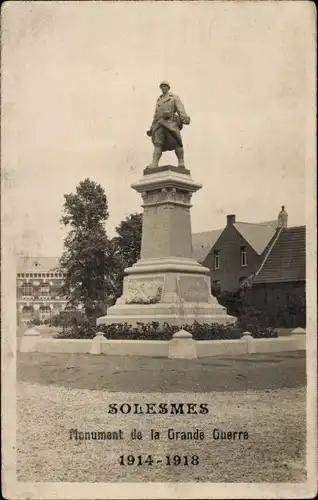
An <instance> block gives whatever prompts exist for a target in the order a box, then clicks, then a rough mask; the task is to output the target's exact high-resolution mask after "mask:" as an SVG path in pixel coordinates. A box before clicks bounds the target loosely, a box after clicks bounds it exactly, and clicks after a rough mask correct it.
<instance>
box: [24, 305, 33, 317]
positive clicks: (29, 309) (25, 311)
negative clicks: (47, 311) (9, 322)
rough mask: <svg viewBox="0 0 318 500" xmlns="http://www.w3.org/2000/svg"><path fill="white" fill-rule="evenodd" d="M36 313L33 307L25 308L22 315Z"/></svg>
mask: <svg viewBox="0 0 318 500" xmlns="http://www.w3.org/2000/svg"><path fill="white" fill-rule="evenodd" d="M33 313H34V309H33V307H32V306H23V309H22V314H24V315H27V316H29V315H32V314H33Z"/></svg>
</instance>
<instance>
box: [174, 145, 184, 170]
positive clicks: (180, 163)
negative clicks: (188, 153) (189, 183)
mask: <svg viewBox="0 0 318 500" xmlns="http://www.w3.org/2000/svg"><path fill="white" fill-rule="evenodd" d="M175 153H176V156H177V158H178V167H179V168H185V166H184V152H183V148H176V149H175Z"/></svg>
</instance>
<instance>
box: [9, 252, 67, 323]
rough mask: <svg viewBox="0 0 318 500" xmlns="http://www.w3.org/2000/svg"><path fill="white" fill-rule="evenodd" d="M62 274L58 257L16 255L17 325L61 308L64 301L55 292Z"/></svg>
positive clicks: (52, 313)
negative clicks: (17, 256)
mask: <svg viewBox="0 0 318 500" xmlns="http://www.w3.org/2000/svg"><path fill="white" fill-rule="evenodd" d="M64 276H65V275H64V273H63V271H62V270H61V269H60V268H59V258H58V257H19V258H18V259H17V272H16V296H17V300H16V304H17V321H18V324H20V323H26V322H28V321H30V320H32V319H38V320H40V321H43V320H45V319H47V318H49V317H50V316H52V315H55V314H58V313H59V312H60V311H63V310H64V309H65V308H66V306H67V300H65V299H64V298H63V297H61V296H60V295H59V292H60V290H61V287H62V284H63V279H64Z"/></svg>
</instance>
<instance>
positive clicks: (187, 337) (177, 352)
mask: <svg viewBox="0 0 318 500" xmlns="http://www.w3.org/2000/svg"><path fill="white" fill-rule="evenodd" d="M196 357H197V350H196V343H195V340H193V338H192V335H191V333H189V332H186V331H185V330H180V331H179V332H176V333H174V334H173V335H172V339H171V340H170V342H169V347H168V358H171V359H194V358H196Z"/></svg>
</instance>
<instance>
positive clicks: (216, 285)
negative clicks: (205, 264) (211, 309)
mask: <svg viewBox="0 0 318 500" xmlns="http://www.w3.org/2000/svg"><path fill="white" fill-rule="evenodd" d="M211 293H212V295H213V296H214V297H217V296H218V295H219V294H220V293H221V283H220V280H213V281H212V284H211Z"/></svg>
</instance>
